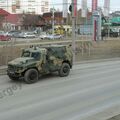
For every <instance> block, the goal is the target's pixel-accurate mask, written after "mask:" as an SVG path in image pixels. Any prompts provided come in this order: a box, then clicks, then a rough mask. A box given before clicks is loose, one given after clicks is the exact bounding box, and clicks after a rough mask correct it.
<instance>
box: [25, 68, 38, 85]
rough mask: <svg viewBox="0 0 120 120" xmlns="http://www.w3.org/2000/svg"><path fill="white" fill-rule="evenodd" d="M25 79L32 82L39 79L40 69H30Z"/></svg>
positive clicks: (29, 82)
mask: <svg viewBox="0 0 120 120" xmlns="http://www.w3.org/2000/svg"><path fill="white" fill-rule="evenodd" d="M24 81H25V82H26V83H28V84H32V83H35V82H37V81H38V71H37V70H36V69H29V70H27V71H26V72H25V75H24Z"/></svg>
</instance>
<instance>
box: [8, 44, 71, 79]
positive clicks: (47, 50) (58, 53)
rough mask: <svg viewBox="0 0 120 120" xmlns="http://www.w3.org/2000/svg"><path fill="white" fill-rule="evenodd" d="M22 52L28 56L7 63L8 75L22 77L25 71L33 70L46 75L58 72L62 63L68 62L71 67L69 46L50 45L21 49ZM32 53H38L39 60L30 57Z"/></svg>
mask: <svg viewBox="0 0 120 120" xmlns="http://www.w3.org/2000/svg"><path fill="white" fill-rule="evenodd" d="M24 52H29V53H30V54H29V55H30V56H28V57H24V56H21V57H20V58H16V59H15V60H13V61H11V62H9V63H8V70H7V72H8V75H13V76H16V77H24V73H25V71H26V70H28V69H31V68H35V69H37V70H38V72H39V74H46V73H50V72H54V71H58V70H59V69H60V67H61V65H62V63H63V62H68V63H69V64H70V66H72V59H73V54H72V49H71V47H70V46H63V45H52V46H47V47H44V48H41V47H30V48H28V49H23V50H22V54H23V53H24ZM32 53H39V54H40V59H36V58H34V57H31V54H32Z"/></svg>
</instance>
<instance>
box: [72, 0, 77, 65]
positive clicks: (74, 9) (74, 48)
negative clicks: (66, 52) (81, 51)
mask: <svg viewBox="0 0 120 120" xmlns="http://www.w3.org/2000/svg"><path fill="white" fill-rule="evenodd" d="M76 16H77V0H72V49H73V63H74V62H75V52H76V44H75V39H76V37H75V31H76V30H75V21H76Z"/></svg>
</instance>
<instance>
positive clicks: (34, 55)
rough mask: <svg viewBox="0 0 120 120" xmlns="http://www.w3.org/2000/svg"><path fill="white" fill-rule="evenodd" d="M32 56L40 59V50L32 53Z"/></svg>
mask: <svg viewBox="0 0 120 120" xmlns="http://www.w3.org/2000/svg"><path fill="white" fill-rule="evenodd" d="M32 57H33V58H35V59H36V60H39V59H40V53H39V52H35V53H32Z"/></svg>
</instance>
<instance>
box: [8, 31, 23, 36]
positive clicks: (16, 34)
mask: <svg viewBox="0 0 120 120" xmlns="http://www.w3.org/2000/svg"><path fill="white" fill-rule="evenodd" d="M20 33H21V31H16V30H15V31H9V32H8V33H7V35H8V36H11V37H15V38H18V37H19V34H20Z"/></svg>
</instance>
